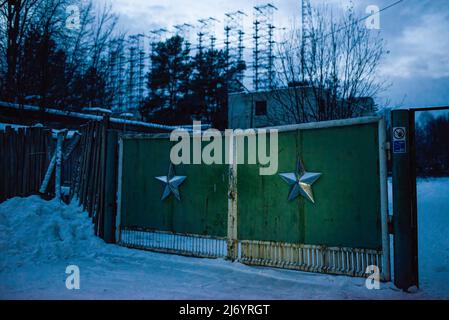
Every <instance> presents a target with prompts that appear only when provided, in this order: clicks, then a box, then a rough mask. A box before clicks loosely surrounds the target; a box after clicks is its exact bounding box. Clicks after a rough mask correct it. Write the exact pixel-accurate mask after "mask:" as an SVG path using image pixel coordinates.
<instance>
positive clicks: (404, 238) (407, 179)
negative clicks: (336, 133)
mask: <svg viewBox="0 0 449 320" xmlns="http://www.w3.org/2000/svg"><path fill="white" fill-rule="evenodd" d="M443 110H449V106H437V107H428V108H409V109H396V110H392V111H391V131H393V128H394V127H397V126H398V127H405V128H406V129H407V131H406V148H407V149H406V152H405V153H402V154H395V153H394V152H392V184H393V185H392V187H393V195H395V194H397V196H396V197H394V198H395V200H396V201H393V229H394V230H393V234H394V284H395V286H396V287H398V288H399V289H402V290H404V291H408V290H409V289H410V288H411V287H413V286H416V287H417V288H419V255H418V209H417V202H418V201H417V200H418V199H417V193H416V147H415V113H416V112H423V111H443ZM392 140H393V136H392ZM404 167H405V169H404ZM401 169H402V170H401Z"/></svg>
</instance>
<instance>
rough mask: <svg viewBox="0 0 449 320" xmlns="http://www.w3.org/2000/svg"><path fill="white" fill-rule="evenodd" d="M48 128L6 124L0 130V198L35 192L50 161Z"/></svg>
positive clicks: (1, 199)
mask: <svg viewBox="0 0 449 320" xmlns="http://www.w3.org/2000/svg"><path fill="white" fill-rule="evenodd" d="M50 145H51V131H50V130H48V129H44V128H37V127H31V128H19V129H13V128H11V127H6V129H5V130H4V131H0V155H1V156H0V168H1V169H0V202H1V201H4V200H6V199H9V198H12V197H16V196H28V195H31V194H37V193H38V191H39V187H40V185H41V183H42V180H43V178H44V175H45V171H46V168H47V166H48V164H49V162H50V154H49V148H50Z"/></svg>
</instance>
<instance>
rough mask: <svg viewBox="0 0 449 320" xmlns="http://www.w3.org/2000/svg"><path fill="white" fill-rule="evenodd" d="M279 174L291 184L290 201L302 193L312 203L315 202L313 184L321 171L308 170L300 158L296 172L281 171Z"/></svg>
mask: <svg viewBox="0 0 449 320" xmlns="http://www.w3.org/2000/svg"><path fill="white" fill-rule="evenodd" d="M279 176H280V177H281V178H282V180H284V181H285V182H287V183H288V185H289V186H291V188H290V193H289V195H288V200H289V201H292V200H294V199H296V197H298V196H299V195H302V196H303V197H304V198H306V199H308V200H309V201H311V202H312V203H315V200H314V199H313V192H312V184H313V183H314V182H315V181H317V180H318V178H319V177H320V176H321V173H316V172H306V170H305V169H304V166H303V165H302V162H301V159H299V158H298V163H297V168H296V172H290V173H280V174H279Z"/></svg>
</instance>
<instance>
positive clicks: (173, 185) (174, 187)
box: [155, 163, 187, 201]
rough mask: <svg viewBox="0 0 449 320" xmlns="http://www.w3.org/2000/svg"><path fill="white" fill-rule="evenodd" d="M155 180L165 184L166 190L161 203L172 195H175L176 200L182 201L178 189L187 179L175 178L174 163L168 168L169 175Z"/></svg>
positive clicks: (182, 177)
mask: <svg viewBox="0 0 449 320" xmlns="http://www.w3.org/2000/svg"><path fill="white" fill-rule="evenodd" d="M155 178H156V179H157V180H159V181H162V182H163V183H165V189H164V193H163V194H162V198H161V201H164V200H165V199H166V198H167V197H168V196H169V195H170V193H173V194H174V195H175V197H176V199H178V200H181V196H180V195H179V190H178V188H179V186H180V185H181V184H182V183H183V182H184V180H185V179H186V178H187V177H186V176H175V169H174V168H173V164H172V163H170V167H169V168H168V175H166V176H162V177H155Z"/></svg>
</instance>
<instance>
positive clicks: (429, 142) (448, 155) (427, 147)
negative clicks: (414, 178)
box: [416, 114, 449, 176]
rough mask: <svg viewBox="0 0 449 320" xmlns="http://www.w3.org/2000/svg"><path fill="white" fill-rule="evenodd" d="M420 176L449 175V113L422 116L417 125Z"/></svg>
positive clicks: (417, 156)
mask: <svg viewBox="0 0 449 320" xmlns="http://www.w3.org/2000/svg"><path fill="white" fill-rule="evenodd" d="M416 167H417V168H416V169H417V174H418V175H419V176H441V175H445V176H449V114H446V115H440V116H436V117H434V116H432V115H431V114H427V115H426V116H425V117H422V118H421V119H420V121H419V123H418V124H417V126H416Z"/></svg>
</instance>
